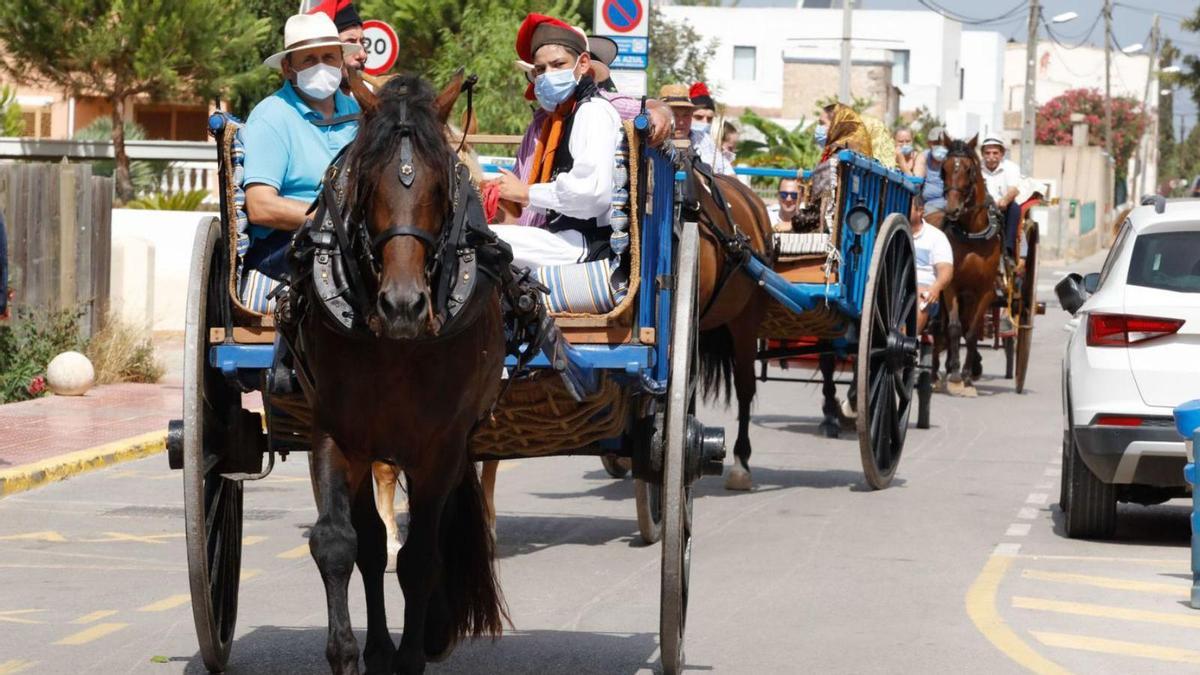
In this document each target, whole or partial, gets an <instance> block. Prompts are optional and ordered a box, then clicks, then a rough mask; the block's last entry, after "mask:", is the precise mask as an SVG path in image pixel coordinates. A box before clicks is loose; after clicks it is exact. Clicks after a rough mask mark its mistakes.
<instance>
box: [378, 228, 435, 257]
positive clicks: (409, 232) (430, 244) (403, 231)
mask: <svg viewBox="0 0 1200 675" xmlns="http://www.w3.org/2000/svg"><path fill="white" fill-rule="evenodd" d="M393 237H413V238H415V239H420V240H421V241H422V242H424V243H425V246H426V247H427V248H429V249H430V250H431V251H432V250H433V249H434V248H436V247H437V240H436V239H434V237H433V235H432V234H429V233H428V232H426V231H425V230H422V229H420V228H417V227H413V226H412V225H393V226H391V227H389V228H388V229H386V230H384V231H383V232H380V233H379V234H377V235H375V236H374V237H372V238H371V250H372V251H380V250H381V249H382V248H383V245H384V244H386V243H387V242H388V241H389V240H391V239H392V238H393Z"/></svg>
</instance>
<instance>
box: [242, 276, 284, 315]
mask: <svg viewBox="0 0 1200 675" xmlns="http://www.w3.org/2000/svg"><path fill="white" fill-rule="evenodd" d="M277 286H279V282H278V281H276V280H274V279H272V278H271V277H269V276H267V275H265V274H263V273H262V272H259V271H258V270H245V271H244V272H243V273H242V290H241V292H240V293H239V294H238V295H239V298H240V299H241V301H242V304H243V305H245V306H246V308H247V309H250V310H253V311H255V312H258V313H259V314H270V313H271V312H273V311H275V298H268V297H267V296H268V295H270V294H271V291H273V290H275V287H277Z"/></svg>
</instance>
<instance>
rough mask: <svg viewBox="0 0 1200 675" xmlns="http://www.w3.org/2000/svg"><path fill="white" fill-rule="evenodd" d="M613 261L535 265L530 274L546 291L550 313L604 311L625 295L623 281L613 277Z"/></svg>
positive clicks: (607, 310)
mask: <svg viewBox="0 0 1200 675" xmlns="http://www.w3.org/2000/svg"><path fill="white" fill-rule="evenodd" d="M617 262H618V261H616V260H594V261H592V262H584V263H574V264H571V265H553V266H547V267H539V268H538V269H536V270H534V272H533V274H534V276H536V277H537V280H538V281H540V282H542V284H544V285H545V286H546V287H547V288H549V289H550V293H549V294H546V304H547V306H548V307H549V308H550V311H551V312H575V313H585V314H605V313H607V312H609V311H611V310H612V308H613V307H616V305H617V303H618V302H619V301H620V300H621V299H622V298H623V297H625V292H626V288H625V284H620V283H616V284H614V280H613V278H612V277H613V270H614V269H615V268H616V265H617Z"/></svg>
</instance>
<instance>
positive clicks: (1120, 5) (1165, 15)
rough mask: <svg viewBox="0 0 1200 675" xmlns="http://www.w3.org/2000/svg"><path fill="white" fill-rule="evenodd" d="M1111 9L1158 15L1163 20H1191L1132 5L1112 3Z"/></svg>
mask: <svg viewBox="0 0 1200 675" xmlns="http://www.w3.org/2000/svg"><path fill="white" fill-rule="evenodd" d="M1113 7H1120V8H1121V9H1128V10H1131V11H1134V12H1141V13H1142V14H1158V15H1161V16H1162V17H1163V18H1167V19H1172V20H1174V21H1187V20H1188V19H1190V18H1191V17H1188V16H1184V15H1183V14H1176V13H1175V12H1164V11H1162V10H1160V9H1147V8H1145V7H1135V6H1133V5H1126V4H1125V3H1123V2H1114V3H1113Z"/></svg>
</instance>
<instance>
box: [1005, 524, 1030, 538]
mask: <svg viewBox="0 0 1200 675" xmlns="http://www.w3.org/2000/svg"><path fill="white" fill-rule="evenodd" d="M1031 527H1033V526H1032V525H1030V524H1029V523H1013V524H1011V525H1009V526H1008V529H1007V530H1005V531H1004V536H1006V537H1024V536H1025V535H1027V534H1029V529H1030V528H1031Z"/></svg>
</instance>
